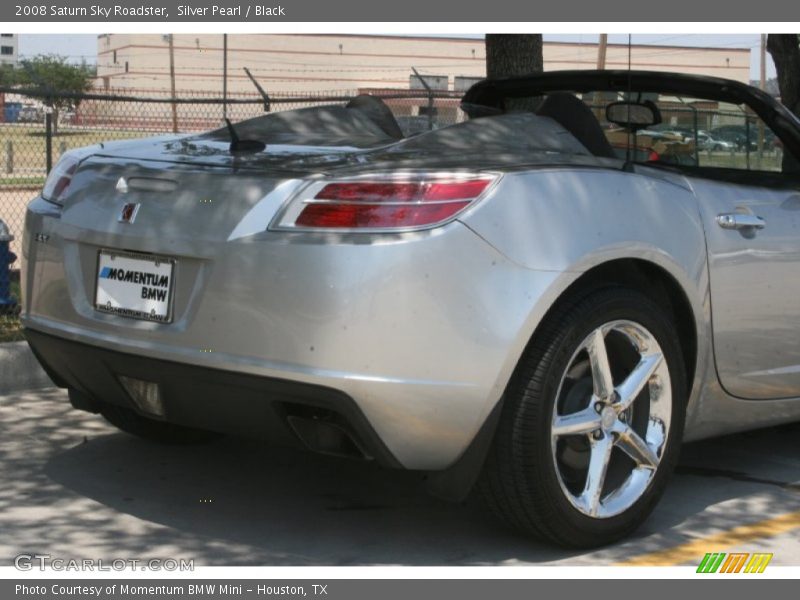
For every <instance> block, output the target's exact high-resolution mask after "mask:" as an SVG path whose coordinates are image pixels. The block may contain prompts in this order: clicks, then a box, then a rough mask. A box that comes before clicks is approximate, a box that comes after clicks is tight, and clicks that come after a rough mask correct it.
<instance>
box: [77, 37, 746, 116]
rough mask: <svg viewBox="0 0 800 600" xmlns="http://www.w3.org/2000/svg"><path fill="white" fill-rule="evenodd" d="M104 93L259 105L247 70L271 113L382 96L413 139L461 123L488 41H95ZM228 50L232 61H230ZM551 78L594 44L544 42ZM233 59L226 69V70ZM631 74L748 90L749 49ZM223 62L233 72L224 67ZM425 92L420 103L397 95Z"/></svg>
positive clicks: (656, 62)
mask: <svg viewBox="0 0 800 600" xmlns="http://www.w3.org/2000/svg"><path fill="white" fill-rule="evenodd" d="M97 43H98V47H97V80H96V82H95V86H96V88H98V91H101V92H102V91H106V92H109V93H113V94H117V95H141V96H160V97H169V96H170V95H171V93H172V92H171V89H172V85H173V79H172V75H171V73H172V72H174V89H175V95H176V96H177V97H192V96H194V97H216V98H219V97H221V96H222V95H223V90H226V93H227V97H228V98H237V97H239V98H241V97H243V96H249V97H251V98H252V97H257V94H256V90H255V87H254V86H253V83H252V82H251V81H250V79H249V78H248V76H247V75H246V73H245V71H244V67H247V68H248V69H249V70H250V71H251V73H252V74H253V75H254V77H255V78H256V79H257V80H258V81H259V83H260V84H261V85H262V86H263V88H264V89H265V90H266V91H267V93H268V94H269V95H270V97H271V98H272V100H273V105H272V110H285V109H288V108H294V107H298V106H300V105H298V104H288V103H287V102H286V101H284V102H281V99H282V98H283V99H285V98H286V97H287V96H295V97H307V96H320V95H324V96H334V97H338V96H351V95H355V94H358V93H371V94H375V95H381V96H383V97H384V98H385V100H386V102H387V103H388V104H389V105H390V107H391V109H392V112H393V113H394V114H395V116H396V117H398V120H399V121H400V122H401V126H402V127H403V128H404V129H405V130H406V131H409V132H412V131H416V130H424V129H427V128H428V127H429V126H430V125H431V124H434V125H446V124H450V123H454V122H457V121H460V120H462V119H464V118H465V116H464V114H463V113H462V112H461V111H460V110H459V101H458V98H459V96H460V92H464V91H466V90H467V89H468V88H469V87H470V86H471V85H472V84H473V83H475V82H476V81H478V80H480V79H482V78H483V77H484V76H485V68H486V55H485V49H484V41H483V39H482V38H463V37H462V38H457V37H409V36H386V35H328V34H325V35H322V34H318V35H310V34H297V35H274V34H264V35H250V34H236V35H228V36H227V39H226V37H225V36H223V35H222V34H176V35H174V36H169V35H160V34H125V33H115V34H106V35H100V36H98V42H97ZM226 46H227V52H226V50H225V49H226ZM543 50H544V65H545V70H556V69H593V68H596V65H597V46H596V45H595V44H593V43H592V44H578V43H560V42H545V44H544V49H543ZM226 57H227V61H226ZM631 58H632V66H633V67H634V68H641V69H652V70H656V71H682V72H685V73H698V74H708V75H717V76H722V77H727V78H730V79H736V80H739V81H745V82H746V81H748V80H749V76H750V49H749V48H733V49H732V48H686V47H677V46H650V45H647V46H644V45H638V46H633V47H632V48H631ZM226 62H227V66H226ZM627 66H628V46H627V45H616V44H610V45H609V46H608V48H607V53H606V67H607V68H609V69H614V68H626V67H627ZM412 68H413V69H416V70H417V71H418V72H419V73H420V74H421V76H422V77H423V79H424V81H425V83H426V84H427V85H429V86H430V87H431V88H433V89H436V90H440V91H448V92H450V97H440V98H436V99H435V101H429V100H428V99H427V98H426V97H425V92H424V90H422V89H421V88H423V85H422V82H421V81H420V80H419V78H417V77H416V76H415V75H414V74H413V73H414V72H413V70H412ZM414 89H420V93H419V94H418V95H416V97H414V98H397V97H394V98H387V95H389V96H391V95H394V96H397V95H398V90H406V91H408V90H414ZM222 110H223V109H222V107H221V106H220V107H219V108H218V109H217V107H213V106H205V107H203V108H202V110H201V108H200V107H199V106H197V105H180V104H178V105H176V106H175V107H174V108H171V107H170V105H167V104H149V105H147V106H146V107H143V108H142V110H140V111H138V115H139V116H136V117H135V118H134V117H132V116H131V110H130V107H128V106H124V105H108V104H105V105H102V104H97V103H84V104H82V105H81V108H80V109H79V112H78V116H79V118H80V120H81V122H86V123H101V122H102V123H105V124H116V125H117V126H120V127H139V128H153V129H163V128H165V127H171V128H172V129H173V130H175V131H178V130H186V129H203V128H208V127H212V126H218V125H219V123H220V122H221V121H222V117H223V112H222ZM261 111H262V109H261V107H260V105H258V104H250V105H246V106H244V105H238V106H236V107H231V108H230V110H229V112H228V113H227V115H228V116H229V117H231V118H232V119H234V120H237V119H242V118H246V117H250V116H255V115H257V114H260V112H261Z"/></svg>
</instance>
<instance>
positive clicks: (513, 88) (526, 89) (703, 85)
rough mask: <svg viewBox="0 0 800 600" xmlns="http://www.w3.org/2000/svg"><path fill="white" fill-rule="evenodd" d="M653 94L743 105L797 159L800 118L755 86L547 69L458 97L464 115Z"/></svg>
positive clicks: (489, 82)
mask: <svg viewBox="0 0 800 600" xmlns="http://www.w3.org/2000/svg"><path fill="white" fill-rule="evenodd" d="M628 89H631V90H633V91H635V92H653V93H660V94H670V95H691V96H696V97H698V98H703V99H708V100H716V101H719V102H730V103H733V104H746V105H747V106H749V107H750V108H751V109H752V110H753V112H755V114H757V115H758V116H759V117H760V118H761V119H762V120H763V121H764V123H766V124H767V126H768V127H770V129H772V130H773V131H774V132H775V133H776V134H778V136H779V137H780V138H781V139H782V140H783V142H784V144H785V146H786V148H787V149H788V150H789V151H790V152H791V153H792V154H793V155H794V156H796V157H800V120H799V119H798V118H797V117H796V116H795V115H793V114H792V113H791V112H790V111H789V110H788V109H787V108H786V107H785V106H784V105H783V104H781V103H780V102H778V101H777V100H775V98H773V97H772V96H770V95H769V94H767V93H766V92H763V91H761V90H759V89H758V88H755V87H752V86H750V85H747V84H744V83H741V82H739V81H733V80H731V79H723V78H720V77H707V76H703V75H687V74H685V73H667V72H658V71H627V70H605V71H596V70H573V71H550V72H548V73H535V74H531V75H522V76H518V77H507V78H503V79H484V80H483V81H479V82H478V83H476V84H475V85H473V86H472V87H471V88H470V89H469V90H467V92H466V93H465V94H464V96H463V97H462V99H461V105H462V107H463V108H464V110H465V111H466V112H467V113H470V112H471V111H474V108H475V107H485V108H489V109H495V110H502V109H503V106H504V103H505V99H506V98H524V97H529V96H539V95H545V94H548V93H550V92H556V91H572V92H603V91H608V92H611V91H614V92H624V91H626V90H628Z"/></svg>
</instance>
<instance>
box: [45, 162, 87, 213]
mask: <svg viewBox="0 0 800 600" xmlns="http://www.w3.org/2000/svg"><path fill="white" fill-rule="evenodd" d="M79 164H80V157H79V156H77V154H76V153H75V152H74V151H73V152H65V153H64V154H62V155H61V160H59V161H58V163H56V166H55V167H53V169H52V170H51V171H50V174H49V175H48V176H47V180H46V181H45V182H44V187H43V188H42V198H44V199H45V200H49V201H50V202H54V203H55V204H61V197H62V196H63V195H64V192H66V191H67V188H68V187H69V184H70V182H72V176H73V175H74V174H75V171H77V170H78V165H79Z"/></svg>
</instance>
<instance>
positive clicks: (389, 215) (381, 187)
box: [276, 174, 496, 231]
mask: <svg viewBox="0 0 800 600" xmlns="http://www.w3.org/2000/svg"><path fill="white" fill-rule="evenodd" d="M495 179H496V177H495V176H492V175H462V174H452V175H450V174H448V175H435V176H433V175H432V176H414V177H407V178H398V177H391V178H390V177H386V178H385V179H383V178H370V179H352V180H340V181H336V182H333V183H320V184H315V185H313V186H311V187H309V188H307V189H306V191H305V193H304V194H301V195H300V196H299V197H298V198H296V199H295V200H293V201H292V202H291V203H290V205H289V207H288V208H287V209H286V210H285V211H284V212H283V214H282V215H281V216H280V218H279V220H278V222H277V225H276V228H278V229H303V230H308V229H346V230H380V231H386V230H397V229H422V228H430V227H435V226H437V225H441V224H444V223H445V222H447V221H449V220H451V219H452V218H453V217H455V216H456V215H457V214H458V213H460V212H461V211H462V210H464V209H465V208H466V207H467V206H469V205H470V204H472V203H473V202H475V201H476V200H478V199H479V198H480V197H481V196H482V195H483V194H484V192H485V191H486V190H487V188H488V187H489V186H490V185H491V184H492V183H493V182H494V180H495Z"/></svg>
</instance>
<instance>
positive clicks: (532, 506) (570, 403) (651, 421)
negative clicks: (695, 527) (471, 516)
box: [480, 287, 686, 547]
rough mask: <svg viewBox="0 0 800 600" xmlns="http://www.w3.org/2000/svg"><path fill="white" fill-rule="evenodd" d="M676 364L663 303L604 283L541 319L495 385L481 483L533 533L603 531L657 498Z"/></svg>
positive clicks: (680, 366) (564, 538)
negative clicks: (494, 412)
mask: <svg viewBox="0 0 800 600" xmlns="http://www.w3.org/2000/svg"><path fill="white" fill-rule="evenodd" d="M685 396H686V383H685V365H684V362H683V356H682V352H681V345H680V340H679V338H678V335H677V332H676V327H675V324H674V321H673V315H672V314H671V312H670V311H669V309H668V308H667V307H666V306H665V305H662V304H660V303H658V302H656V301H655V300H654V299H653V298H652V297H650V296H648V295H647V294H644V293H642V292H640V291H637V290H631V289H627V288H619V287H609V288H604V289H600V290H596V291H595V292H593V293H589V294H584V295H582V296H578V297H575V298H573V299H572V300H571V301H567V302H564V303H563V304H562V305H560V306H559V307H558V308H557V309H556V310H555V311H553V312H552V314H550V315H548V317H547V318H546V319H545V320H544V321H543V322H542V324H541V325H540V327H539V329H537V331H536V333H535V334H534V337H533V339H532V340H531V342H530V344H529V345H528V348H527V349H526V351H525V354H524V355H523V357H522V359H521V360H520V363H519V366H518V368H517V370H516V372H515V374H514V376H513V378H512V380H511V382H510V383H509V386H508V388H507V390H506V394H505V396H504V400H503V401H504V406H503V410H502V413H501V417H500V421H499V424H498V428H497V431H496V432H495V438H494V441H493V445H492V448H491V450H490V452H489V456H488V457H487V460H486V464H485V466H484V471H483V475H482V478H481V481H480V488H481V490H482V492H483V496H484V498H485V499H486V500H487V502H488V504H489V505H490V506H491V508H492V509H493V510H494V511H495V512H496V513H498V514H499V515H501V516H502V517H503V518H504V519H506V520H507V521H509V522H511V523H512V524H513V525H516V526H517V527H520V528H522V529H524V530H527V531H529V532H531V533H533V534H535V535H537V536H539V537H543V538H546V539H548V540H551V541H555V542H558V543H560V544H563V545H568V546H576V547H591V546H598V545H603V544H608V543H611V542H613V541H615V540H618V539H620V538H622V537H624V536H626V535H628V534H630V533H631V532H632V531H633V530H634V529H635V528H636V527H638V526H639V525H640V524H641V523H642V522H643V521H644V520H645V518H646V517H647V515H648V514H649V513H650V511H651V510H652V509H653V508H654V507H655V504H656V502H657V501H658V499H659V497H660V496H661V494H662V492H663V489H664V486H665V484H666V481H667V479H668V477H669V475H670V473H671V471H672V470H673V468H674V465H675V461H676V459H677V455H678V449H679V444H680V439H681V436H682V434H683V421H684V414H685V403H686V397H685Z"/></svg>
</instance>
